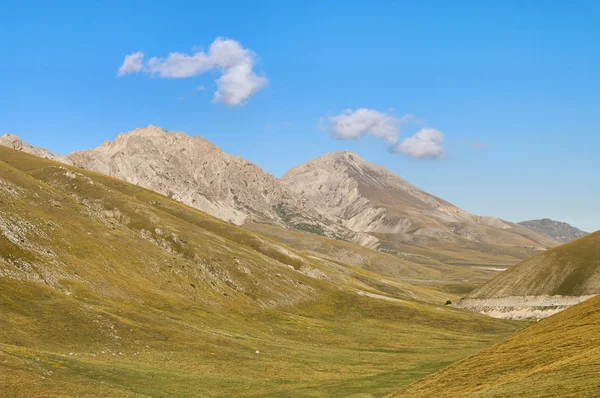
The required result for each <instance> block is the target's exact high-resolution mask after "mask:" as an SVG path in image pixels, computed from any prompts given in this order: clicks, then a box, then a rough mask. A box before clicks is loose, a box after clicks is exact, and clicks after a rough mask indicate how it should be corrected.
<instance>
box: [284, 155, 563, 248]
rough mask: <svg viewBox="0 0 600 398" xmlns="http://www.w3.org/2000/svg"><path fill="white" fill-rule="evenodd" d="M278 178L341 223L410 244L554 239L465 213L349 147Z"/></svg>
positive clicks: (535, 244)
mask: <svg viewBox="0 0 600 398" xmlns="http://www.w3.org/2000/svg"><path fill="white" fill-rule="evenodd" d="M282 181H283V183H284V184H285V185H287V186H288V187H289V188H290V189H291V190H292V191H294V192H295V193H296V194H297V195H299V196H301V197H302V198H304V199H305V200H306V201H308V202H311V203H313V204H314V206H315V207H317V208H318V209H320V210H321V211H322V212H324V213H325V214H327V215H328V216H330V217H332V218H334V219H336V220H338V222H339V223H340V224H342V225H344V226H345V227H346V228H348V229H350V230H352V231H357V232H366V233H370V234H373V235H374V236H377V237H379V238H380V239H384V236H387V237H388V239H389V240H393V241H396V242H404V243H411V244H420V243H421V244H426V243H427V242H429V243H431V242H442V243H443V242H457V241H471V242H477V243H483V244H485V243H491V244H502V245H508V246H521V247H530V248H533V249H539V250H541V249H545V248H547V247H551V246H554V245H555V244H556V241H554V240H553V239H552V238H549V237H546V236H542V235H540V234H538V233H535V232H532V231H529V230H528V229H526V228H524V227H521V226H519V225H516V224H513V223H510V222H507V221H504V220H500V219H498V218H494V217H481V216H476V215H474V214H471V213H468V212H466V211H464V210H462V209H460V208H458V207H456V206H454V205H452V204H451V203H448V202H446V201H445V200H442V199H440V198H437V197H435V196H433V195H430V194H428V193H427V192H424V191H422V190H420V189H418V188H417V187H415V186H413V185H411V184H409V183H408V182H406V181H405V180H403V179H402V178H400V177H398V176H397V175H395V174H393V173H392V172H390V171H389V170H387V169H385V168H383V167H381V166H378V165H375V164H372V163H369V162H366V161H365V160H363V159H362V158H360V157H359V156H358V155H357V154H355V153H352V152H347V151H346V152H336V153H328V154H325V155H323V156H320V157H318V158H316V159H313V160H311V161H309V162H307V163H305V164H303V165H301V166H298V167H294V168H292V169H291V170H290V171H289V172H288V173H286V174H285V176H284V177H283V178H282ZM390 237H391V238H390Z"/></svg>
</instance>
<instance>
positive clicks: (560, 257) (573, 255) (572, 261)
mask: <svg viewBox="0 0 600 398" xmlns="http://www.w3.org/2000/svg"><path fill="white" fill-rule="evenodd" d="M597 293H600V232H596V233H593V234H590V235H587V236H585V237H583V238H580V239H577V240H575V241H573V242H569V243H566V244H564V245H561V246H558V247H555V248H553V249H550V250H547V251H545V252H542V253H540V254H538V255H536V256H534V257H531V258H529V259H527V260H525V261H523V262H521V263H519V264H517V265H515V266H514V267H511V268H510V269H509V270H507V271H506V272H503V273H501V274H499V275H498V276H496V277H495V278H494V279H492V280H491V281H489V282H488V283H487V284H485V285H484V286H482V287H480V288H479V289H477V290H475V291H474V292H473V293H472V294H470V295H469V297H471V298H489V297H506V296H533V295H566V296H580V295H588V294H597Z"/></svg>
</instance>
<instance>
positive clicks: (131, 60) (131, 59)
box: [119, 51, 144, 76]
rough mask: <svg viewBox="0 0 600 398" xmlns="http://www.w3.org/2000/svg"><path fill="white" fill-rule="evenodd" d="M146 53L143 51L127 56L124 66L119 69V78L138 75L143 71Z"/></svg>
mask: <svg viewBox="0 0 600 398" xmlns="http://www.w3.org/2000/svg"><path fill="white" fill-rule="evenodd" d="M143 60H144V53H143V52H141V51H138V52H135V53H131V54H129V55H126V56H125V60H124V61H123V65H121V67H120V68H119V76H123V75H126V74H128V73H137V72H139V71H141V70H142V68H143V66H144V64H143Z"/></svg>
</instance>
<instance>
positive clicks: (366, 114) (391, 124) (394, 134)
mask: <svg viewBox="0 0 600 398" xmlns="http://www.w3.org/2000/svg"><path fill="white" fill-rule="evenodd" d="M413 118H414V116H413V115H405V116H402V117H401V118H397V117H395V116H392V115H391V114H389V113H385V112H379V111H376V110H373V109H367V108H359V109H357V110H356V111H353V110H352V109H347V110H345V111H344V112H342V113H341V114H339V115H336V116H329V117H324V118H321V124H322V126H323V128H325V129H326V130H327V131H329V133H330V134H331V136H332V137H333V138H335V139H338V140H348V139H358V138H360V137H363V136H365V135H372V136H374V137H377V138H381V139H383V140H384V141H386V142H387V143H389V144H393V143H395V142H396V141H397V140H398V134H399V131H400V129H399V126H400V124H403V123H406V122H408V121H410V120H411V119H413Z"/></svg>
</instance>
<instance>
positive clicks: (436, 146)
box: [390, 128, 444, 159]
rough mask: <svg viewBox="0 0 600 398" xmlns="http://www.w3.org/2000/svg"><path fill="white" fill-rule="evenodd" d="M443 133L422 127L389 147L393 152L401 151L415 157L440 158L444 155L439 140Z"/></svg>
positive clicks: (442, 137) (442, 138)
mask: <svg viewBox="0 0 600 398" xmlns="http://www.w3.org/2000/svg"><path fill="white" fill-rule="evenodd" d="M443 140H444V134H443V133H442V132H441V131H439V130H436V129H432V128H423V129H421V130H419V132H417V134H415V135H413V136H412V137H409V138H406V139H404V140H403V141H402V142H400V143H398V144H396V145H394V146H393V147H391V148H390V150H391V152H393V153H403V154H405V155H407V156H410V157H412V158H415V159H440V158H442V157H443V156H444V148H443V147H442V146H441V142H442V141H443Z"/></svg>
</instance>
